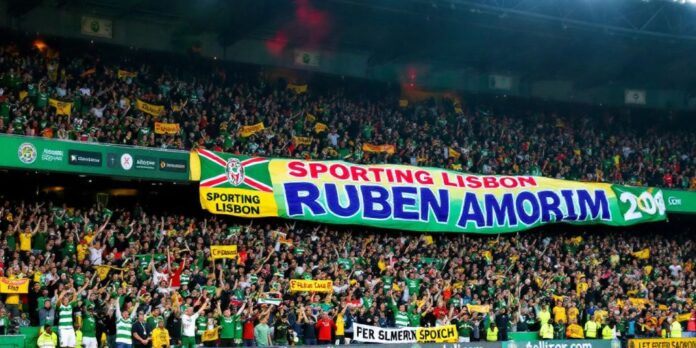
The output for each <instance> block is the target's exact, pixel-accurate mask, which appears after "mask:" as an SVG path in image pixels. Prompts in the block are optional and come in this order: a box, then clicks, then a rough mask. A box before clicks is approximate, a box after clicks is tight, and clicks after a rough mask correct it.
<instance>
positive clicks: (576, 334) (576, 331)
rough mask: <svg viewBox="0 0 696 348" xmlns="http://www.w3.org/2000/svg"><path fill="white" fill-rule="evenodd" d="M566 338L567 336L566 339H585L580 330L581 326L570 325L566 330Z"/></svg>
mask: <svg viewBox="0 0 696 348" xmlns="http://www.w3.org/2000/svg"><path fill="white" fill-rule="evenodd" d="M566 336H568V338H585V333H584V332H583V330H582V326H580V325H578V324H570V325H568V328H567V329H566Z"/></svg>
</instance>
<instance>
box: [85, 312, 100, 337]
mask: <svg viewBox="0 0 696 348" xmlns="http://www.w3.org/2000/svg"><path fill="white" fill-rule="evenodd" d="M82 336H84V337H94V338H96V337H97V325H96V320H94V317H93V316H91V315H89V314H87V313H85V314H83V315H82Z"/></svg>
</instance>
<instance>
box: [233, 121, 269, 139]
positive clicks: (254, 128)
mask: <svg viewBox="0 0 696 348" xmlns="http://www.w3.org/2000/svg"><path fill="white" fill-rule="evenodd" d="M264 129H266V127H265V126H264V124H263V122H259V123H257V124H253V125H251V126H242V127H241V128H239V135H241V136H242V137H244V138H246V137H249V136H251V135H253V134H255V133H257V132H260V131H262V130H264Z"/></svg>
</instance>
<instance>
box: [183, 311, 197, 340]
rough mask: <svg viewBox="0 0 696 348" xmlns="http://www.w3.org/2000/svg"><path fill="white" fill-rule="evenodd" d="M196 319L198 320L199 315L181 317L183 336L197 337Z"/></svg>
mask: <svg viewBox="0 0 696 348" xmlns="http://www.w3.org/2000/svg"><path fill="white" fill-rule="evenodd" d="M196 319H198V313H196V314H194V315H192V316H188V315H186V314H184V315H182V316H181V334H182V335H184V336H186V337H196Z"/></svg>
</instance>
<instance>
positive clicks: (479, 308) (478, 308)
mask: <svg viewBox="0 0 696 348" xmlns="http://www.w3.org/2000/svg"><path fill="white" fill-rule="evenodd" d="M466 308H468V309H469V312H471V313H484V314H486V313H488V312H489V311H490V309H491V306H489V305H471V304H468V305H466Z"/></svg>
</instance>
